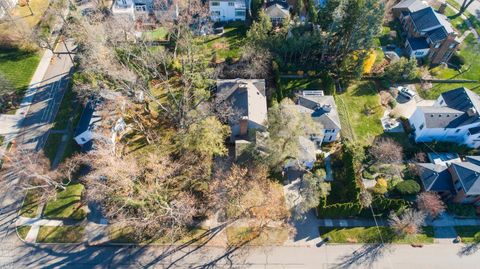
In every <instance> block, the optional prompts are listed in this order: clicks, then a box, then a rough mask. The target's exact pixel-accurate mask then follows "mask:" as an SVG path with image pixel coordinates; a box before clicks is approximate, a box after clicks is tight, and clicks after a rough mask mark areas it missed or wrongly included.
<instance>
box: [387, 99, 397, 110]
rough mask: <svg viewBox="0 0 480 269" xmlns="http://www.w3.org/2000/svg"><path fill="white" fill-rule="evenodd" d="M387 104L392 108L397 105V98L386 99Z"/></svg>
mask: <svg viewBox="0 0 480 269" xmlns="http://www.w3.org/2000/svg"><path fill="white" fill-rule="evenodd" d="M388 105H389V106H390V108H392V109H393V108H395V107H396V106H397V100H395V99H390V100H389V101H388Z"/></svg>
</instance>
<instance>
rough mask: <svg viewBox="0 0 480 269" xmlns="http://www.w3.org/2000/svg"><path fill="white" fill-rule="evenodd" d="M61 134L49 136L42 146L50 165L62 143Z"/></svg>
mask: <svg viewBox="0 0 480 269" xmlns="http://www.w3.org/2000/svg"><path fill="white" fill-rule="evenodd" d="M62 136H63V134H52V133H51V134H49V135H48V138H47V141H46V142H45V145H44V146H43V153H44V154H45V156H46V157H47V158H48V159H49V160H50V163H52V162H53V160H54V159H55V156H56V155H57V151H58V147H59V146H60V143H61V142H62Z"/></svg>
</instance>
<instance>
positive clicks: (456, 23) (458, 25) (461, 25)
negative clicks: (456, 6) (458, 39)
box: [445, 7, 468, 35]
mask: <svg viewBox="0 0 480 269" xmlns="http://www.w3.org/2000/svg"><path fill="white" fill-rule="evenodd" d="M455 14H457V12H455V11H454V10H453V9H451V8H450V7H447V8H446V9H445V16H447V17H448V18H449V19H450V22H451V23H452V26H453V27H454V28H455V29H457V30H458V31H459V32H460V35H462V34H463V33H465V31H467V30H468V25H467V23H466V22H465V21H464V20H463V19H462V18H461V17H460V16H458V17H454V15H455Z"/></svg>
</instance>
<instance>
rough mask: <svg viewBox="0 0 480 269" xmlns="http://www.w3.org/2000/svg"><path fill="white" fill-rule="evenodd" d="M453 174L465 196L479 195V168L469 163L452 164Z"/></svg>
mask: <svg viewBox="0 0 480 269" xmlns="http://www.w3.org/2000/svg"><path fill="white" fill-rule="evenodd" d="M450 167H452V168H453V173H455V174H456V175H457V178H458V179H459V180H460V182H461V183H462V187H463V190H464V191H465V194H466V195H480V166H479V165H476V164H474V163H471V162H461V163H453V164H452V165H451V166H450Z"/></svg>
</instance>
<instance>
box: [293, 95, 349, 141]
mask: <svg viewBox="0 0 480 269" xmlns="http://www.w3.org/2000/svg"><path fill="white" fill-rule="evenodd" d="M296 107H297V109H298V110H299V111H300V112H301V113H305V114H308V115H310V116H311V117H312V119H313V121H314V122H316V123H317V124H318V128H319V132H318V133H319V134H320V135H315V136H311V137H310V139H311V140H312V141H314V142H315V144H316V146H317V147H320V146H321V145H322V143H323V142H326V143H329V142H333V141H336V140H337V139H338V138H339V133H340V130H341V125H340V117H339V115H338V111H337V106H336V104H335V99H334V98H333V96H331V95H324V93H323V91H302V92H300V93H298V94H297V95H296Z"/></svg>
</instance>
